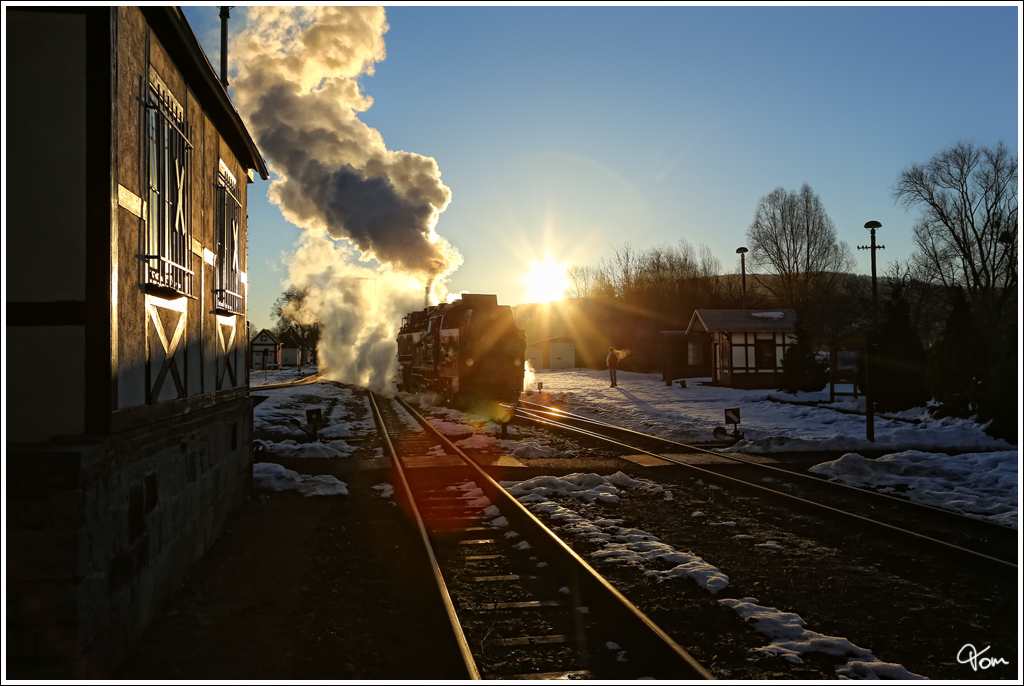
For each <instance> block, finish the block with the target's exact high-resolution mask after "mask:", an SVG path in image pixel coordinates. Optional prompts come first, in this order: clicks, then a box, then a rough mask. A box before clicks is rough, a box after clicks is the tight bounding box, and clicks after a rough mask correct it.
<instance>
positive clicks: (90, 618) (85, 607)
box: [5, 398, 252, 679]
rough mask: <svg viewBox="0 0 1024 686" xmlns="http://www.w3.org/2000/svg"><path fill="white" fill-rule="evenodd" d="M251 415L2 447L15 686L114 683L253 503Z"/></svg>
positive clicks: (220, 411) (212, 412)
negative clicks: (192, 571)
mask: <svg viewBox="0 0 1024 686" xmlns="http://www.w3.org/2000/svg"><path fill="white" fill-rule="evenodd" d="M251 402H252V401H251V400H250V399H248V398H242V399H238V400H235V401H232V402H230V403H224V404H223V405H219V406H216V407H213V408H208V409H204V410H203V411H201V412H192V413H190V414H187V415H185V416H184V417H178V418H176V419H173V420H167V421H164V422H160V423H157V424H153V425H150V426H147V427H145V428H141V429H135V430H132V431H126V432H124V433H122V434H116V435H113V436H109V437H105V438H103V439H101V440H96V441H95V442H89V443H86V442H80V443H55V442H51V443H46V444H33V445H8V446H7V457H6V463H7V464H6V470H7V473H6V478H7V483H6V499H7V503H6V506H7V513H6V514H7V526H6V532H5V537H6V554H7V570H6V571H7V608H6V629H7V633H6V639H5V640H6V648H7V654H6V659H7V676H8V677H9V678H13V679H60V678H76V677H77V678H83V677H89V678H103V677H108V678H109V677H110V676H112V675H113V673H114V671H115V670H116V669H117V667H118V666H119V665H120V664H121V662H122V661H123V660H124V658H125V657H126V656H127V655H128V654H129V652H130V651H131V650H132V649H133V648H134V647H135V646H136V645H137V643H138V641H139V640H140V638H141V637H142V635H143V633H144V631H145V630H146V628H147V627H148V626H149V625H150V623H151V622H152V620H153V618H154V617H155V616H156V615H157V614H158V613H159V612H160V611H161V609H162V608H163V607H164V606H165V604H166V602H167V601H168V599H169V598H170V597H171V596H172V595H173V593H174V592H175V591H176V590H177V589H178V588H179V587H180V585H181V583H182V580H183V579H184V577H185V575H186V573H187V572H188V570H189V568H190V567H191V566H192V565H193V564H194V563H195V562H196V561H197V560H199V558H200V557H202V556H203V554H204V553H205V552H206V551H207V550H208V549H209V547H210V545H211V544H212V543H213V541H214V540H216V538H217V537H218V536H219V535H220V534H221V532H222V531H223V530H224V528H225V526H226V525H227V523H228V521H229V520H230V518H231V516H232V515H233V514H234V513H235V512H236V511H237V509H238V508H239V507H240V506H241V505H242V503H243V502H244V499H245V498H246V497H247V495H248V494H249V493H250V491H251V488H252V450H251V443H252V439H251V436H252V405H251Z"/></svg>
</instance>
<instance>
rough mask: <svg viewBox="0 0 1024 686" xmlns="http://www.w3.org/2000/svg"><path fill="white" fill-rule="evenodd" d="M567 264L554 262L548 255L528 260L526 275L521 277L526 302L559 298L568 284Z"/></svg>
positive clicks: (542, 301) (544, 301) (543, 301)
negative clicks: (539, 258) (541, 258)
mask: <svg viewBox="0 0 1024 686" xmlns="http://www.w3.org/2000/svg"><path fill="white" fill-rule="evenodd" d="M568 268H569V267H568V265H567V264H565V263H562V262H556V261H555V259H554V258H552V257H551V256H550V255H548V256H546V257H545V258H544V259H543V260H533V261H531V262H530V266H529V269H528V271H527V273H526V276H524V277H523V285H524V286H525V287H526V289H525V298H526V300H525V301H526V302H530V303H548V302H551V301H552V300H561V299H562V296H563V294H564V293H565V290H566V288H567V287H568V285H569V277H568Z"/></svg>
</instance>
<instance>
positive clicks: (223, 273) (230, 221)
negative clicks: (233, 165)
mask: <svg viewBox="0 0 1024 686" xmlns="http://www.w3.org/2000/svg"><path fill="white" fill-rule="evenodd" d="M241 225H242V203H241V202H239V200H238V185H237V183H236V181H235V177H234V175H233V174H231V172H230V171H228V169H227V168H226V167H225V165H224V164H223V162H222V163H221V166H220V173H219V174H218V176H217V269H216V277H215V283H214V287H213V294H214V297H215V301H216V307H217V309H218V310H221V311H226V312H235V313H238V314H241V312H242V304H243V302H244V298H243V295H242V283H241V270H240V269H239V257H238V253H239V243H238V238H239V236H238V234H239V231H240V229H241Z"/></svg>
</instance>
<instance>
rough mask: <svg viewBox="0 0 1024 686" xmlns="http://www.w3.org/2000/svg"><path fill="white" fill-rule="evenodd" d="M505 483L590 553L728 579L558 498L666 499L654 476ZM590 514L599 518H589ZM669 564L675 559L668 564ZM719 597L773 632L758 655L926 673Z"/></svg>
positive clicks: (649, 569) (842, 669)
mask: <svg viewBox="0 0 1024 686" xmlns="http://www.w3.org/2000/svg"><path fill="white" fill-rule="evenodd" d="M501 485H502V486H503V487H504V488H505V489H507V490H508V491H509V493H511V494H512V495H513V496H515V497H516V499H517V500H519V502H521V503H523V505H524V506H525V507H527V509H529V510H530V511H531V512H533V513H534V514H537V515H546V516H547V517H548V518H549V519H551V520H552V521H553V524H554V526H555V528H557V529H559V530H560V531H562V532H564V533H565V534H566V535H568V536H570V537H577V538H582V539H586V540H589V541H591V542H594V543H600V544H601V547H600V548H598V549H597V550H596V551H594V552H591V553H590V557H592V558H594V559H595V560H604V561H607V562H612V563H616V564H622V565H626V566H628V567H629V568H630V569H633V570H636V571H637V572H638V573H641V574H643V575H644V576H647V577H649V578H652V579H655V580H657V581H666V580H669V579H693V580H694V581H695V582H696V583H697V585H699V586H700V587H701V588H703V589H704V590H705V591H707V592H708V593H711V594H712V595H715V594H717V593H718V592H719V591H722V590H723V589H725V588H726V587H728V585H729V577H728V576H726V575H725V574H723V573H722V572H721V571H720V570H719V569H717V568H716V567H714V566H713V565H711V564H710V563H708V562H706V561H705V560H703V559H702V558H700V557H698V556H696V555H694V554H692V553H688V552H685V551H681V550H676V549H675V548H673V547H672V546H670V545H668V544H666V543H663V542H661V541H660V540H659V539H658V538H657V537H656V536H653V535H651V534H649V533H647V532H646V531H642V530H640V529H635V528H631V527H628V526H624V522H623V520H621V519H609V518H606V517H603V516H601V515H600V514H591V513H592V511H591V513H584V514H581V513H578V512H576V511H574V510H572V509H570V508H568V507H564V506H562V505H559V504H558V503H556V502H555V501H553V500H552V498H556V497H557V498H562V499H573V498H575V499H579V500H583V501H585V502H588V503H592V502H595V501H597V502H604V503H617V502H618V501H619V493H620V492H621V490H623V489H642V490H645V491H648V492H652V493H664V494H665V497H666V499H670V498H671V493H670V492H667V491H665V490H664V488H662V487H661V486H659V485H658V484H656V483H654V482H652V481H649V480H647V479H636V478H633V477H629V476H627V475H625V474H623V473H622V472H617V473H616V474H613V475H611V476H607V477H604V476H600V475H598V474H569V475H567V476H563V477H554V476H540V477H534V478H531V479H527V480H525V481H503V482H501ZM493 514H496V513H492V515H493ZM588 514H590V516H593V517H594V518H593V519H591V518H589V517H588ZM694 514H695V515H696V514H701V513H694ZM711 524H712V525H715V524H717V525H720V526H725V527H728V526H729V525H730V524H731V525H735V522H714V523H711ZM747 538H750V537H747ZM772 544H774V547H778V543H775V542H774V541H767V542H765V543H764V544H761V545H764V546H772ZM665 563H668V564H669V565H675V566H674V567H670V568H668V569H665V567H666V566H667V565H666V564H665ZM719 603H721V604H722V605H723V606H725V607H728V608H730V609H732V610H733V611H734V612H736V613H737V614H739V616H740V617H742V618H743V619H745V620H747V621H748V622H750V623H751V625H752V627H753V629H754V630H755V631H757V632H759V633H761V634H764V635H765V636H767V637H768V638H769V639H771V642H770V643H769V644H768V645H765V646H762V647H761V648H758V649H757V651H756V652H757V653H758V654H761V655H778V656H781V657H782V658H783V659H785V660H788V661H790V662H793V663H800V662H802V661H803V658H802V656H803V655H806V654H808V653H824V654H826V655H831V656H833V657H836V658H839V659H840V660H843V662H842V663H841V664H838V665H836V675H837V676H838V677H839V678H847V679H907V680H909V679H923V678H925V677H922V676H920V675H917V674H914V673H913V672H910V671H908V670H907V669H906V668H904V667H903V666H902V665H899V664H894V663H890V662H882V661H880V660H879V659H878V658H877V657H875V656H874V654H873V653H872V652H871V651H870V650H866V649H864V648H861V647H859V646H857V645H854V644H853V643H852V642H851V641H849V640H848V639H845V638H842V637H837V636H826V635H823V634H820V633H818V632H816V631H811V630H808V629H806V628H805V621H804V619H803V618H802V617H800V616H799V615H796V614H794V613H792V612H784V611H780V610H778V609H776V608H774V607H765V606H761V605H758V604H757V600H756V599H755V598H743V599H736V598H723V599H721V600H719Z"/></svg>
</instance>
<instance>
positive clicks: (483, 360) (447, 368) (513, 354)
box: [398, 293, 526, 405]
mask: <svg viewBox="0 0 1024 686" xmlns="http://www.w3.org/2000/svg"><path fill="white" fill-rule="evenodd" d="M525 360H526V332H525V331H523V330H522V329H520V328H519V327H517V326H516V322H515V318H514V317H513V315H512V308H511V307H509V306H508V305H498V296H496V295H484V294H469V293H467V294H463V296H462V299H461V300H456V301H454V302H451V303H442V304H440V305H434V306H431V307H427V308H426V309H423V310H420V311H419V312H410V313H409V314H407V315H406V316H405V317H404V318H403V320H402V328H401V330H400V331H399V332H398V368H399V369H398V389H399V390H400V391H406V392H410V393H419V392H424V391H426V392H432V393H436V394H437V395H438V396H439V397H440V398H441V400H442V401H443V402H444V403H446V404H449V405H466V404H468V403H471V402H474V401H515V400H518V398H519V393H520V392H521V391H522V390H523V373H524V370H525V367H524V362H525Z"/></svg>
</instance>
